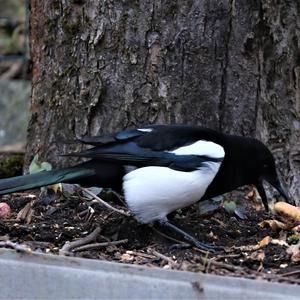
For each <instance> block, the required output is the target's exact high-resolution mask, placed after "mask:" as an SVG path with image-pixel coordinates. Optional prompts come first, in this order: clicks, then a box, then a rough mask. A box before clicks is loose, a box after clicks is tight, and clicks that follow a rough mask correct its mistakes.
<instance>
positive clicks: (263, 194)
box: [255, 178, 295, 211]
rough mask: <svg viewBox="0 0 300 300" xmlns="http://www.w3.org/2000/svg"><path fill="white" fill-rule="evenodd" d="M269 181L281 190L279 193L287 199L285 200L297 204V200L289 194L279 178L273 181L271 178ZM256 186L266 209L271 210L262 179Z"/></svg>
mask: <svg viewBox="0 0 300 300" xmlns="http://www.w3.org/2000/svg"><path fill="white" fill-rule="evenodd" d="M267 181H268V182H269V183H270V184H271V185H272V186H273V187H274V188H275V189H276V190H277V191H278V192H279V194H280V195H281V196H282V197H283V198H284V199H285V201H286V202H287V203H289V204H291V205H295V202H294V201H293V200H292V199H291V198H290V197H289V196H288V194H287V192H286V191H285V189H284V188H283V187H282V185H281V183H280V181H279V179H278V178H277V179H276V180H274V181H271V180H267ZM255 186H256V188H257V191H258V193H259V195H260V197H261V201H262V203H263V205H264V208H265V210H266V211H269V206H268V199H267V196H266V192H265V189H264V186H263V184H262V182H261V181H258V182H256V184H255Z"/></svg>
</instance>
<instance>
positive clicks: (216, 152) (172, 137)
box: [0, 125, 291, 250]
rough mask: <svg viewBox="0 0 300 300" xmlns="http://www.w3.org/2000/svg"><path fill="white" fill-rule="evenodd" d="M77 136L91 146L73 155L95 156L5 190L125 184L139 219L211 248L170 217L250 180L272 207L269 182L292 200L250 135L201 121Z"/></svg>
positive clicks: (1, 183) (6, 184) (2, 187)
mask: <svg viewBox="0 0 300 300" xmlns="http://www.w3.org/2000/svg"><path fill="white" fill-rule="evenodd" d="M79 141H80V142H82V143H84V144H89V145H92V146H94V147H92V148H90V149H88V150H84V151H82V152H80V153H71V154H68V155H71V156H80V157H85V158H91V160H90V161H88V162H84V163H81V164H79V165H77V166H73V167H70V168H64V169H61V170H54V171H44V172H41V173H37V174H32V175H25V176H19V177H13V178H7V179H3V180H0V195H3V194H7V193H13V192H17V191H21V190H28V189H33V188H37V187H41V186H45V185H50V184H54V183H58V182H64V183H79V184H82V185H85V186H101V187H110V188H122V189H123V191H124V195H125V200H126V203H127V205H128V207H129V208H130V210H131V211H132V212H133V213H134V215H135V217H136V219H137V220H138V221H139V222H141V223H152V222H159V223H160V224H161V225H163V226H166V227H168V228H169V229H172V230H175V231H176V232H177V233H179V234H181V235H182V236H183V237H184V238H185V239H186V240H187V241H189V242H191V243H192V244H194V245H195V246H197V247H199V248H202V249H206V250H213V249H214V247H213V246H212V245H207V244H203V243H201V242H199V241H198V240H197V239H195V238H194V237H193V236H191V235H189V234H187V233H186V232H185V231H183V230H181V229H179V228H178V227H176V226H175V225H173V224H171V223H170V222H169V221H168V219H167V215H168V214H169V213H171V212H172V211H174V210H176V209H179V208H183V207H186V206H189V205H191V204H193V203H195V202H197V201H199V200H205V199H209V198H212V197H215V196H218V195H221V194H224V193H226V192H229V191H232V190H234V189H236V188H238V187H240V186H243V185H247V184H254V185H255V186H256V187H257V189H258V192H259V194H260V196H261V198H262V202H263V204H264V206H265V208H266V209H268V201H267V197H266V193H265V191H264V188H263V185H262V182H263V181H264V180H265V181H267V182H269V183H270V184H271V185H272V186H273V187H275V188H276V189H277V190H278V192H279V193H280V194H281V195H282V196H283V197H284V198H285V200H286V201H288V202H291V201H290V199H289V197H288V195H287V193H286V192H285V190H284V189H283V187H282V185H281V183H280V181H279V179H278V175H277V172H276V166H275V161H274V158H273V155H272V154H271V152H270V151H269V149H268V148H267V147H266V146H265V145H264V144H263V143H262V142H260V141H258V140H256V139H253V138H247V137H241V136H235V135H228V134H223V133H220V132H217V131H214V130H211V129H208V128H204V127H199V126H190V125H149V126H144V127H141V128H138V129H132V130H126V131H122V132H118V133H114V134H109V135H104V136H96V137H84V138H81V139H80V140H79Z"/></svg>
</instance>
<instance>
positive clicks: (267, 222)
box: [258, 220, 288, 230]
mask: <svg viewBox="0 0 300 300" xmlns="http://www.w3.org/2000/svg"><path fill="white" fill-rule="evenodd" d="M258 225H259V226H260V227H262V228H264V227H265V226H270V227H271V229H272V230H277V229H288V225H287V224H284V223H282V222H280V221H277V220H264V221H262V222H260V223H259V224H258Z"/></svg>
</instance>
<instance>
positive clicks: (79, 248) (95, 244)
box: [73, 239, 128, 252]
mask: <svg viewBox="0 0 300 300" xmlns="http://www.w3.org/2000/svg"><path fill="white" fill-rule="evenodd" d="M126 243H128V239H124V240H119V241H114V242H103V243H93V244H88V245H84V246H80V247H76V248H75V249H74V250H73V251H74V252H78V251H85V250H91V249H96V248H102V247H107V246H116V245H121V244H126Z"/></svg>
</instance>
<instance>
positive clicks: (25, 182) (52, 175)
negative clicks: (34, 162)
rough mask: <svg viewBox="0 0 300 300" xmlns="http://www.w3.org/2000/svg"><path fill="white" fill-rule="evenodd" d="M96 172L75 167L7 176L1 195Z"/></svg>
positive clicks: (0, 191) (3, 181) (3, 182)
mask: <svg viewBox="0 0 300 300" xmlns="http://www.w3.org/2000/svg"><path fill="white" fill-rule="evenodd" d="M94 173H95V172H94V171H93V170H89V169H82V168H78V169H77V168H76V167H73V168H67V169H61V170H54V171H43V172H39V173H36V174H31V175H25V176H18V177H12V178H6V179H3V180H1V181H0V195H4V194H9V193H14V192H19V191H25V190H30V189H34V188H39V187H42V186H46V185H51V184H55V183H59V182H70V181H73V180H76V179H78V180H79V179H80V178H81V177H85V176H92V175H94Z"/></svg>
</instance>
